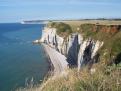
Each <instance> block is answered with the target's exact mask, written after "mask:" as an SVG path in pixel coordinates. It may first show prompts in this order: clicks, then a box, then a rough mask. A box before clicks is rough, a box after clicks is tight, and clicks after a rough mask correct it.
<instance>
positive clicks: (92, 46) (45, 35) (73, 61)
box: [39, 28, 103, 70]
mask: <svg viewBox="0 0 121 91" xmlns="http://www.w3.org/2000/svg"><path fill="white" fill-rule="evenodd" d="M39 41H40V42H43V43H44V44H46V45H49V46H50V47H51V48H53V49H55V50H56V51H57V52H58V53H60V54H61V55H64V56H65V57H66V61H67V62H68V65H69V66H70V67H78V70H80V68H81V67H83V66H84V65H88V64H93V63H94V62H97V61H98V57H99V56H98V54H97V51H98V49H99V48H100V47H101V46H102V45H103V42H102V41H98V40H96V41H95V40H93V39H91V38H88V39H84V38H83V36H82V35H81V34H79V33H72V34H70V35H69V36H68V37H66V38H63V37H60V36H59V35H57V33H56V28H45V29H44V30H43V31H42V38H41V39H40V40H39ZM52 54H53V53H52ZM56 56H58V55H55V57H56ZM59 57H60V58H61V56H60V55H59ZM59 57H58V58H59ZM53 59H54V56H53V58H52V59H51V60H53ZM61 60H62V61H63V59H61ZM64 60H65V59H64ZM55 61H58V60H55Z"/></svg>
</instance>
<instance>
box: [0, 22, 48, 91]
mask: <svg viewBox="0 0 121 91" xmlns="http://www.w3.org/2000/svg"><path fill="white" fill-rule="evenodd" d="M44 26H45V25H44V24H20V23H0V91H15V90H16V89H18V88H24V87H26V86H29V84H31V83H32V84H33V85H37V84H40V83H41V82H42V80H43V79H44V77H45V76H46V75H47V72H48V68H49V63H48V59H47V56H46V54H45V51H44V49H43V47H42V45H41V44H33V43H32V42H33V41H34V40H36V39H40V38H41V35H42V29H43V28H44Z"/></svg>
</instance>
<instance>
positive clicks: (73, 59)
mask: <svg viewBox="0 0 121 91" xmlns="http://www.w3.org/2000/svg"><path fill="white" fill-rule="evenodd" d="M78 47H79V46H78V35H76V36H75V37H74V41H73V43H72V46H71V47H70V48H69V51H68V55H67V62H68V63H69V67H74V66H77V60H78V51H79V48H78Z"/></svg>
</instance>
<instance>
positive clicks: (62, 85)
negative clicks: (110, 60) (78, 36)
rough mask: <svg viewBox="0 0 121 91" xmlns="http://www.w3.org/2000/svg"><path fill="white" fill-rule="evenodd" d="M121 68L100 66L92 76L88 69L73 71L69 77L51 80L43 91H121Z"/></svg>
mask: <svg viewBox="0 0 121 91" xmlns="http://www.w3.org/2000/svg"><path fill="white" fill-rule="evenodd" d="M120 78H121V67H117V66H109V67H106V66H100V67H99V66H98V67H96V72H95V73H93V74H91V73H90V71H89V70H88V69H87V68H84V69H82V70H81V71H80V72H79V73H78V72H77V69H71V70H70V71H69V74H68V76H67V77H62V78H57V79H55V80H51V81H50V82H49V83H48V84H47V85H46V87H45V88H44V89H43V90H42V91H120V90H121V86H120V85H121V79H120Z"/></svg>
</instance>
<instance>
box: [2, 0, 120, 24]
mask: <svg viewBox="0 0 121 91" xmlns="http://www.w3.org/2000/svg"><path fill="white" fill-rule="evenodd" d="M103 17H104V18H121V0H0V22H20V21H22V20H36V19H81V18H103Z"/></svg>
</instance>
